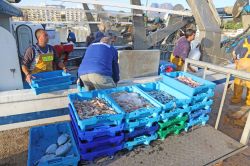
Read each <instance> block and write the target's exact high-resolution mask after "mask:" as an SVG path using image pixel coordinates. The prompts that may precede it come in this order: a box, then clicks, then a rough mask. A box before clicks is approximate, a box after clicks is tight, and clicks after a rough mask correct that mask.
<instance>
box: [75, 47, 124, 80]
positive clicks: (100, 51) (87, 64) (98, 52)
mask: <svg viewBox="0 0 250 166" xmlns="http://www.w3.org/2000/svg"><path fill="white" fill-rule="evenodd" d="M91 73H96V74H101V75H104V76H110V77H112V78H113V80H114V82H118V81H119V79H120V77H119V65H118V52H117V50H116V49H115V48H114V47H113V46H110V45H108V44H105V43H93V44H91V45H90V46H89V47H88V48H87V50H86V52H85V56H84V58H83V60H82V63H81V65H80V67H79V69H78V74H79V76H80V75H85V74H91Z"/></svg>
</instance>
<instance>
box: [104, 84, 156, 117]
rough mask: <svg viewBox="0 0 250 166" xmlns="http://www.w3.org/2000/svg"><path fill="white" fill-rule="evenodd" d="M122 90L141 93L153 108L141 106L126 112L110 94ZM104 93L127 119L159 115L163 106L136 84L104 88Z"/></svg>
mask: <svg viewBox="0 0 250 166" xmlns="http://www.w3.org/2000/svg"><path fill="white" fill-rule="evenodd" d="M121 91H126V92H129V93H130V92H136V93H139V94H140V95H141V96H142V97H144V98H145V99H146V100H148V101H149V102H150V103H151V104H152V105H153V107H152V108H141V109H138V110H135V111H133V112H130V113H126V112H125V111H124V110H123V109H122V108H121V107H120V106H119V105H118V104H117V103H116V102H115V100H114V99H113V98H112V97H111V96H110V94H111V93H116V92H121ZM102 93H104V94H105V95H106V97H107V99H108V100H109V101H110V102H111V103H113V104H114V105H115V107H116V108H118V109H119V110H120V111H121V112H123V113H125V119H132V118H134V119H135V118H143V117H148V116H154V117H156V116H158V115H159V113H160V112H161V106H160V105H159V104H158V103H157V102H156V101H155V100H151V98H150V97H149V96H148V95H147V94H145V93H143V92H142V91H141V90H140V89H138V88H136V87H134V86H127V87H117V88H112V89H106V90H102Z"/></svg>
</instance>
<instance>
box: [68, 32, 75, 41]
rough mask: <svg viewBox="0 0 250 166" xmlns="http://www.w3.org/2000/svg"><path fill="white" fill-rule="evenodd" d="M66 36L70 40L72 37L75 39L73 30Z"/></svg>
mask: <svg viewBox="0 0 250 166" xmlns="http://www.w3.org/2000/svg"><path fill="white" fill-rule="evenodd" d="M68 38H69V39H72V40H73V39H76V35H75V33H74V32H70V33H69V35H68Z"/></svg>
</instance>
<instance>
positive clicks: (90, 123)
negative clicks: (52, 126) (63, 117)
mask: <svg viewBox="0 0 250 166" xmlns="http://www.w3.org/2000/svg"><path fill="white" fill-rule="evenodd" d="M68 97H69V101H70V104H69V110H70V117H71V128H72V131H73V133H74V138H75V141H76V143H77V147H78V150H79V152H80V156H81V160H84V161H93V160H95V159H97V158H100V157H106V156H113V155H114V154H115V153H116V152H118V151H120V150H122V149H123V146H124V145H123V140H124V134H123V128H124V123H123V118H124V114H123V112H121V111H120V110H119V109H116V108H115V105H113V103H111V102H109V100H106V98H105V96H104V95H102V94H101V93H98V92H97V91H92V92H84V93H78V94H70V95H69V96H68ZM97 97H98V98H100V99H103V100H104V101H106V102H107V103H108V105H109V106H110V107H111V108H113V109H114V111H115V112H117V114H103V115H96V116H92V117H89V118H87V119H80V117H79V115H78V113H77V110H76V108H75V106H74V101H76V100H78V101H83V100H92V99H94V98H97Z"/></svg>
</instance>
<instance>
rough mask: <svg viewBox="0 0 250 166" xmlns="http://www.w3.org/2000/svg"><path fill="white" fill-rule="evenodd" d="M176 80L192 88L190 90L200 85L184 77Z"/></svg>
mask: <svg viewBox="0 0 250 166" xmlns="http://www.w3.org/2000/svg"><path fill="white" fill-rule="evenodd" d="M176 79H177V80H179V81H181V82H182V83H184V84H186V85H188V86H190V87H192V88H196V87H198V86H201V85H202V84H200V83H198V82H196V81H194V80H193V79H192V78H190V77H186V76H178V77H177V78H176Z"/></svg>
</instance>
